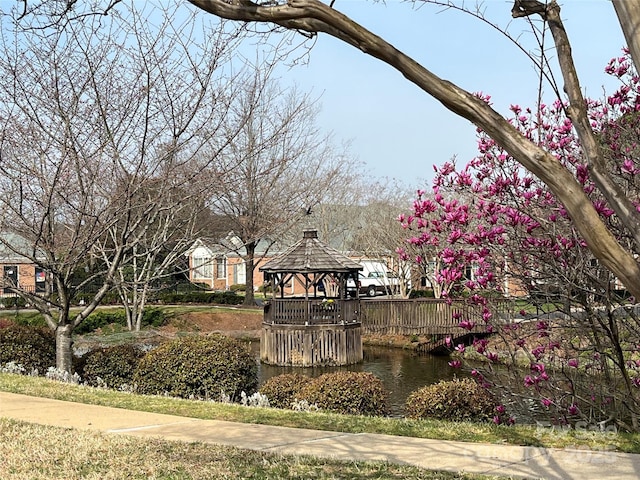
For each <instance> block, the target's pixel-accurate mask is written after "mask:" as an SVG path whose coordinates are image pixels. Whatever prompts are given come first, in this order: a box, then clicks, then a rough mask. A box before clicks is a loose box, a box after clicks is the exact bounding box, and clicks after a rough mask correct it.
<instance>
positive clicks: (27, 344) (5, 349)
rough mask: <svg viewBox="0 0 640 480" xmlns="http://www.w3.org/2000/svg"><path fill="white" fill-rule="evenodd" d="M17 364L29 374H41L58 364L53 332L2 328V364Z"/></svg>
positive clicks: (39, 328) (0, 352) (19, 326)
mask: <svg viewBox="0 0 640 480" xmlns="http://www.w3.org/2000/svg"><path fill="white" fill-rule="evenodd" d="M9 362H15V363H16V364H19V365H22V366H23V367H24V368H25V370H26V371H27V372H29V371H31V370H33V369H38V371H39V372H40V374H43V373H44V372H46V370H47V368H49V367H51V366H52V365H55V364H56V339H55V335H54V333H53V331H51V330H50V329H48V328H42V327H26V326H23V325H9V326H7V327H5V328H0V364H5V363H9Z"/></svg>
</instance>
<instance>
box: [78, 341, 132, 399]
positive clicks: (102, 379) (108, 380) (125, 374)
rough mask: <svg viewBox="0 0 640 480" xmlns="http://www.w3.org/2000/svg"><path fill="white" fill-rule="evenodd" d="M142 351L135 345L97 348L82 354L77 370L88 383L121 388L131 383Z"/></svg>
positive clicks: (95, 385) (96, 385)
mask: <svg viewBox="0 0 640 480" xmlns="http://www.w3.org/2000/svg"><path fill="white" fill-rule="evenodd" d="M143 356H144V352H142V350H140V348H138V347H136V346H135V345H131V344H127V345H115V346H110V347H104V348H97V349H95V350H91V351H90V352H88V353H86V354H85V355H83V356H82V357H81V359H80V361H79V362H78V365H77V367H76V368H77V370H78V373H79V374H80V376H81V377H82V379H83V380H84V382H85V383H87V384H88V385H91V386H94V387H102V386H104V387H108V388H114V389H122V388H124V387H125V386H129V387H130V386H131V385H132V384H133V374H134V373H135V371H136V368H137V367H138V363H140V359H141V358H142V357H143Z"/></svg>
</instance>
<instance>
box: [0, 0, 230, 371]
mask: <svg viewBox="0 0 640 480" xmlns="http://www.w3.org/2000/svg"><path fill="white" fill-rule="evenodd" d="M151 17H153V18H155V19H159V20H160V23H159V24H158V25H159V26H157V27H155V29H154V28H152V27H151V23H150V22H147V19H148V18H151ZM169 18H171V19H172V22H173V23H169V22H168V21H167V19H169ZM178 18H181V17H180V15H179V12H176V11H167V12H161V11H157V10H153V11H144V10H143V11H137V10H136V9H135V8H131V9H129V10H127V11H125V12H124V14H123V16H122V17H121V16H120V15H119V14H116V12H114V15H113V16H110V17H107V18H100V17H95V16H90V17H86V18H84V19H83V20H82V21H79V22H73V23H70V24H68V25H67V28H66V29H58V30H55V31H53V32H52V31H50V30H48V31H44V30H37V29H36V30H33V31H32V32H30V34H29V35H21V33H20V32H19V31H18V30H16V29H12V27H11V26H10V25H9V23H8V22H3V23H2V40H1V41H2V44H1V50H0V97H1V98H2V102H0V154H1V159H0V160H1V162H0V163H1V167H0V168H1V170H0V171H1V173H2V175H1V176H0V183H1V184H2V189H3V195H2V196H1V197H0V231H1V232H2V233H3V235H2V236H0V241H2V242H3V243H4V246H5V248H7V249H11V250H13V251H14V252H15V253H16V254H19V255H21V256H22V257H24V258H26V259H28V260H29V261H31V262H33V263H34V264H35V265H37V266H38V267H39V268H40V269H42V270H43V271H44V272H47V275H48V276H49V284H50V288H48V289H47V291H45V292H36V291H33V290H32V289H27V288H23V287H22V286H21V285H20V283H18V284H15V283H14V284H11V285H8V286H11V287H13V289H14V291H15V292H16V293H18V294H19V295H20V296H22V297H24V298H25V299H26V300H27V301H28V302H29V303H30V304H31V305H33V306H34V307H35V308H37V309H38V310H39V311H40V313H42V315H43V316H44V318H45V320H46V322H47V324H48V325H49V326H50V327H51V328H52V329H53V330H55V332H56V349H57V360H56V365H57V367H58V368H60V369H63V370H66V371H70V370H71V366H72V365H71V359H72V349H71V342H72V333H73V330H74V329H75V328H76V327H77V326H78V325H80V324H81V323H82V321H83V320H85V319H86V318H87V316H88V315H89V314H90V313H91V312H92V311H94V309H95V308H96V307H97V306H98V305H99V303H100V302H101V300H102V299H103V298H104V296H105V295H106V294H107V293H108V292H109V290H110V289H111V288H112V287H113V286H114V284H116V283H117V279H118V272H119V270H120V269H121V268H122V267H123V265H125V263H127V262H129V261H133V260H134V259H139V258H145V260H146V259H148V258H149V256H150V255H152V254H153V251H154V250H153V249H154V248H157V247H156V246H157V245H158V244H159V243H161V242H162V241H163V240H164V239H166V238H168V233H167V232H168V230H167V228H166V225H167V220H168V219H170V216H166V212H170V211H171V210H173V209H174V207H175V205H177V204H178V203H179V202H181V201H184V198H179V197H180V196H179V195H176V194H175V192H176V191H177V187H180V186H182V187H184V186H187V185H188V181H189V176H185V174H184V173H185V165H186V164H187V162H188V161H189V160H190V159H191V158H192V157H193V155H194V154H195V152H196V151H198V150H199V148H200V147H201V145H202V144H203V143H207V144H211V142H213V141H214V137H213V135H214V134H215V133H216V131H217V128H216V127H215V126H216V125H219V124H220V121H221V118H222V117H224V106H225V104H226V103H225V102H224V101H223V100H224V98H225V95H229V90H227V89H226V88H223V86H221V85H220V84H218V83H217V80H218V76H217V74H216V71H217V69H218V67H219V66H220V65H221V63H222V62H224V61H225V59H226V57H225V55H226V52H227V50H226V47H231V46H232V45H233V44H234V41H235V40H236V38H237V37H236V34H235V33H234V32H232V31H228V30H227V31H225V29H224V28H223V27H221V28H220V29H219V30H217V31H215V33H214V32H208V33H209V34H208V35H207V36H205V37H204V38H205V40H203V43H202V44H200V45H195V44H194V43H193V42H192V41H191V40H190V37H189V35H190V34H191V33H192V32H193V30H194V29H196V28H198V25H197V24H196V23H194V22H193V20H190V19H185V18H183V22H184V23H176V22H177V19H178ZM5 20H6V19H5ZM221 78H224V77H221ZM223 91H224V92H225V93H223ZM205 124H206V125H207V131H206V132H205V131H203V130H202V126H203V125H205ZM215 141H217V140H215ZM223 142H224V140H223ZM193 174H195V173H193ZM193 174H192V175H193ZM192 175H191V176H192ZM174 213H175V212H174ZM174 213H171V215H173V214H174ZM150 237H154V240H153V241H150V240H149V238H150ZM15 238H20V239H21V241H19V242H16V241H9V240H11V239H15ZM154 245H155V246H154ZM141 254H142V256H141ZM96 257H97V258H96ZM7 280H8V279H6V278H5V282H6V281H7ZM5 286H7V285H5ZM88 286H91V290H90V291H91V292H92V293H91V295H90V297H89V299H88V301H86V303H85V304H84V305H83V306H82V307H81V308H80V309H79V310H77V311H76V310H74V311H72V310H71V307H72V305H74V304H75V303H77V300H78V298H79V295H80V293H82V292H83V291H85V290H86V287H88Z"/></svg>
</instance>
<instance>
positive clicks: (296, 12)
mask: <svg viewBox="0 0 640 480" xmlns="http://www.w3.org/2000/svg"><path fill="white" fill-rule="evenodd" d="M189 1H190V2H191V3H192V4H194V5H195V6H197V7H199V8H202V9H203V10H205V11H207V12H209V13H213V14H215V15H218V16H220V17H223V18H227V19H231V20H242V21H248V22H272V23H275V24H277V25H280V26H283V27H285V28H294V29H300V30H306V31H309V32H324V33H327V34H329V35H331V36H334V37H336V38H338V39H341V40H343V41H345V42H346V43H348V44H350V45H353V46H355V47H357V48H358V49H360V50H362V51H363V52H365V53H367V54H369V55H371V56H373V57H375V58H378V59H379V60H381V61H383V62H385V63H387V64H388V65H390V66H392V67H394V68H395V69H396V70H398V71H399V72H400V73H402V74H403V75H404V76H405V77H406V78H407V79H408V80H409V81H411V82H412V83H414V84H415V85H417V86H418V87H420V88H421V89H422V90H423V91H425V92H426V93H428V94H429V95H431V96H433V97H434V98H436V99H437V100H438V101H440V102H441V103H442V104H443V105H444V106H445V107H446V108H448V109H449V110H451V111H452V112H454V113H456V114H457V115H460V116H462V117H464V118H466V119H468V120H470V121H471V122H472V123H474V124H475V125H477V126H478V127H480V128H482V129H483V130H484V131H485V132H487V134H488V135H489V136H491V137H492V138H493V139H494V140H495V141H496V142H497V143H498V144H499V145H500V146H501V147H502V148H504V149H505V150H506V151H507V152H508V153H509V154H510V155H511V156H513V158H515V159H516V160H517V161H518V162H519V163H520V164H521V165H523V166H524V167H525V168H527V169H528V170H529V171H530V172H532V173H533V174H534V175H536V176H538V177H539V178H540V179H541V180H542V181H543V182H544V183H545V184H547V185H548V187H549V188H550V190H551V191H552V192H553V193H554V195H556V197H557V198H558V199H559V200H560V201H561V202H562V203H563V204H564V206H565V208H566V209H567V211H568V212H569V214H570V216H571V218H572V219H573V220H574V222H575V226H576V229H577V230H578V231H579V232H580V235H581V236H582V237H583V238H584V239H585V241H586V242H587V245H588V246H589V249H590V250H591V251H592V252H593V253H594V255H595V256H596V257H597V258H598V259H599V260H600V261H601V262H602V264H603V265H604V266H605V267H606V268H608V269H609V270H610V271H611V272H613V273H614V274H615V275H616V276H617V277H618V278H619V279H620V280H621V281H622V282H623V283H624V285H625V286H626V287H627V288H628V289H629V291H630V292H632V294H633V295H634V296H635V297H636V298H640V267H639V266H638V263H637V262H636V260H635V259H634V257H633V256H632V255H631V254H630V253H629V252H628V251H626V250H625V249H624V248H623V247H622V246H621V245H620V244H619V243H618V242H617V241H616V239H615V238H614V237H613V235H612V234H611V232H610V231H609V230H608V229H607V228H606V226H605V224H604V223H603V222H602V220H601V219H600V217H599V215H598V213H597V212H596V210H595V209H594V207H593V205H592V204H591V201H590V200H589V198H588V197H587V195H586V194H585V193H584V191H583V190H582V187H581V186H580V185H579V184H578V182H577V181H576V179H575V178H574V176H573V175H572V174H571V172H569V170H567V169H566V168H565V167H563V166H562V165H560V163H559V162H558V161H557V160H556V159H555V157H553V156H552V155H550V154H549V153H548V152H546V151H545V150H543V149H541V148H540V147H538V146H536V145H535V144H533V143H532V142H531V141H529V140H527V139H526V138H525V137H524V136H523V135H522V134H520V133H519V132H518V131H517V130H516V129H515V128H514V127H513V126H512V125H511V124H510V123H509V122H508V121H507V120H505V119H504V118H503V117H502V116H501V115H500V114H498V113H497V112H496V111H495V110H493V109H492V108H491V107H490V106H489V105H488V104H487V103H485V102H483V101H482V100H480V99H479V98H477V97H476V96H474V95H472V94H471V93H469V92H467V91H465V90H463V89H461V88H460V87H458V86H456V85H454V84H452V83H451V82H448V81H445V80H443V79H441V78H439V77H438V76H436V75H435V74H433V73H432V72H431V71H429V70H427V69H426V68H424V67H423V66H422V65H420V64H418V63H417V62H416V61H415V60H413V59H412V58H410V57H408V56H407V55H405V54H404V53H402V52H401V51H399V50H397V49H396V48H395V47H393V46H392V45H391V44H389V43H388V42H386V41H385V40H383V39H382V38H380V37H378V36H376V35H374V34H373V33H372V32H370V31H368V30H367V29H365V28H364V27H362V26H361V25H359V24H358V23H356V22H354V21H353V20H351V19H350V18H348V17H346V16H345V15H343V14H342V13H340V12H338V11H336V10H335V9H333V8H330V7H329V6H328V5H325V4H323V3H322V2H320V1H318V0H289V1H288V3H287V4H286V5H277V6H259V5H257V4H251V5H247V4H246V2H243V4H242V5H240V4H237V3H235V4H229V3H225V2H224V1H222V0H189ZM249 3H251V2H249ZM541 5H543V4H541V3H540V2H535V1H528V0H520V1H517V2H516V6H517V7H518V9H517V12H516V13H517V14H518V13H523V14H524V13H525V12H527V11H530V12H531V13H534V12H537V11H538V10H540V9H541ZM527 9H528V10H527Z"/></svg>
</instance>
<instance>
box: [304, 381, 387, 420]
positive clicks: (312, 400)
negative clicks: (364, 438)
mask: <svg viewBox="0 0 640 480" xmlns="http://www.w3.org/2000/svg"><path fill="white" fill-rule="evenodd" d="M300 397H302V398H301V400H306V401H307V402H308V403H309V404H311V405H313V404H315V405H317V406H318V407H319V408H320V409H322V410H329V411H332V412H336V413H343V414H348V415H371V416H381V415H386V414H387V413H388V405H387V401H388V397H389V393H388V392H387V390H386V389H385V388H384V384H383V383H382V380H380V379H379V378H378V377H376V376H375V375H373V374H372V373H368V372H346V371H345V372H335V373H325V374H323V375H320V376H319V377H317V378H314V379H313V380H312V381H310V382H309V383H308V384H307V385H305V386H304V387H303V388H302V389H301V391H300Z"/></svg>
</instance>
